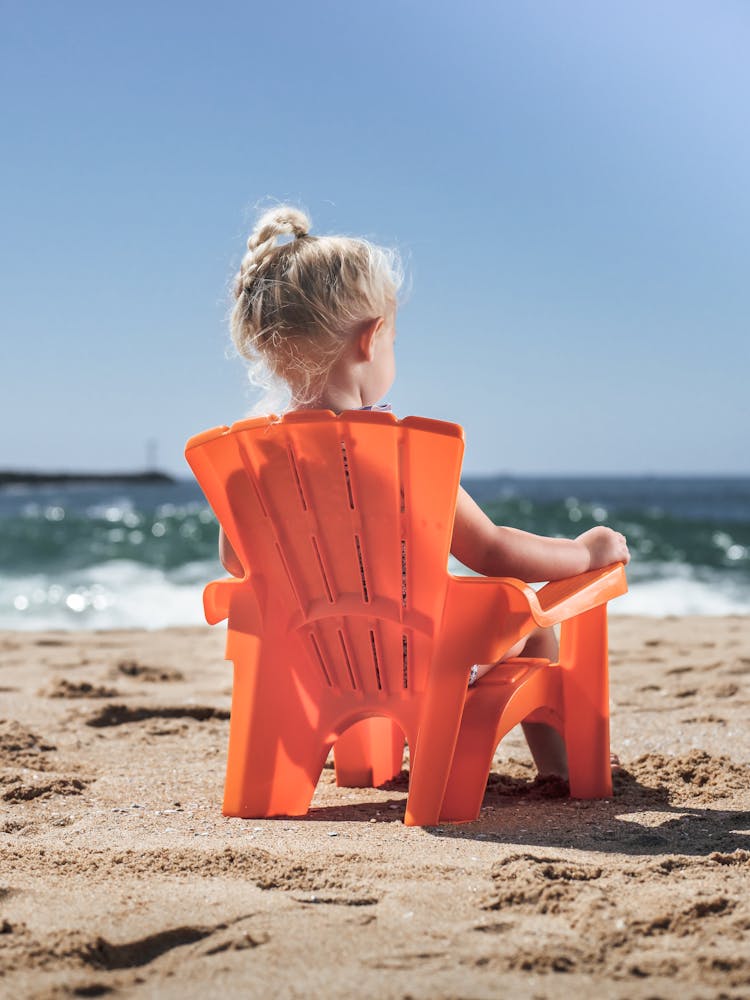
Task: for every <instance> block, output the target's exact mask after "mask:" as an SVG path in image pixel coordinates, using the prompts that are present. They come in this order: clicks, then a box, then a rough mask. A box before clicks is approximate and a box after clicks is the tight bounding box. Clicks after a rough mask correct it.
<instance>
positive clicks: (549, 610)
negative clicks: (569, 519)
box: [446, 563, 628, 663]
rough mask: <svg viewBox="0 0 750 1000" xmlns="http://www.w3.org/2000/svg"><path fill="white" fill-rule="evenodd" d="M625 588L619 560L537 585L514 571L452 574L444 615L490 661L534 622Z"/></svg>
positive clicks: (553, 621) (558, 618) (563, 616)
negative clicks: (507, 573) (490, 574)
mask: <svg viewBox="0 0 750 1000" xmlns="http://www.w3.org/2000/svg"><path fill="white" fill-rule="evenodd" d="M627 589H628V585H627V580H626V577H625V567H624V566H623V564H622V563H615V564H614V565H612V566H605V567H604V568H603V569H596V570H590V571H589V572H588V573H581V574H579V575H578V576H571V577H569V578H568V579H566V580H556V581H555V582H554V583H548V584H547V586H546V587H542V589H541V590H539V591H536V590H534V588H533V587H531V586H529V584H528V583H524V582H523V580H516V579H514V578H513V577H487V576H451V578H450V583H449V588H448V599H447V601H446V618H447V619H448V620H450V624H451V626H452V627H458V628H462V629H463V632H464V635H465V641H466V643H467V645H468V646H474V647H477V648H475V649H474V656H475V658H476V662H480V663H489V662H491V661H492V659H494V658H496V657H497V656H499V655H502V653H503V652H505V650H506V649H508V648H509V647H510V646H512V645H514V644H515V643H516V642H517V641H518V640H519V639H522V638H523V637H524V636H526V635H529V634H530V633H531V632H532V631H533V630H534V626H535V625H539V626H542V627H545V628H546V627H548V626H550V625H558V624H559V623H560V622H563V621H566V620H567V619H569V618H574V617H575V616H576V615H579V614H582V613H583V612H584V611H590V610H591V609H592V608H596V607H599V605H601V604H606V603H607V601H609V600H611V599H612V598H613V597H619V596H620V594H624V593H625V592H626V591H627ZM492 623H494V627H492ZM500 647H503V648H500Z"/></svg>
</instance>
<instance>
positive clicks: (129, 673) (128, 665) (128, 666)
mask: <svg viewBox="0 0 750 1000" xmlns="http://www.w3.org/2000/svg"><path fill="white" fill-rule="evenodd" d="M113 675H114V676H115V677H134V678H137V679H138V680H141V681H147V682H149V683H151V684H154V683H161V682H164V683H166V682H168V681H182V680H184V679H185V675H184V674H183V673H181V672H180V671H179V670H175V669H174V668H173V667H149V666H146V665H145V664H143V663H138V661H137V660H121V661H120V662H119V663H118V664H117V666H116V667H115V669H114V671H113Z"/></svg>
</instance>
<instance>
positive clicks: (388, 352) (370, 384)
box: [364, 306, 396, 406]
mask: <svg viewBox="0 0 750 1000" xmlns="http://www.w3.org/2000/svg"><path fill="white" fill-rule="evenodd" d="M395 344H396V307H395V306H393V308H392V309H390V310H389V311H388V314H387V315H386V316H384V317H383V325H382V326H381V328H380V329H379V330H378V332H377V333H376V335H375V338H374V340H373V355H372V360H371V361H370V366H369V370H368V373H367V374H368V377H367V385H366V387H365V389H366V396H367V398H366V399H365V401H364V405H365V406H374V405H375V403H377V402H378V401H379V400H381V399H382V398H383V396H385V394H386V393H387V392H388V390H389V389H390V387H391V386H392V385H393V381H394V379H395V378H396V354H395Z"/></svg>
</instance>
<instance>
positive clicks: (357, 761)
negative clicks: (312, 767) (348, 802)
mask: <svg viewBox="0 0 750 1000" xmlns="http://www.w3.org/2000/svg"><path fill="white" fill-rule="evenodd" d="M403 760H404V734H403V732H402V731H401V727H400V726H398V725H397V724H396V723H395V722H393V721H392V720H391V719H384V718H372V719H363V720H362V721H361V722H357V723H355V724H354V725H353V726H351V727H350V728H349V729H347V731H346V732H345V733H343V734H342V735H341V736H340V737H339V738H338V740H337V741H336V743H335V744H334V746H333V761H334V767H335V769H336V784H337V785H338V786H339V787H340V788H341V787H343V788H377V787H378V786H379V785H384V784H385V783H386V782H387V781H392V780H393V778H395V777H397V776H398V775H399V774H400V773H401V766H402V764H403Z"/></svg>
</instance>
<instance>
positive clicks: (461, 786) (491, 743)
mask: <svg viewBox="0 0 750 1000" xmlns="http://www.w3.org/2000/svg"><path fill="white" fill-rule="evenodd" d="M501 712H502V704H498V702H497V699H496V698H493V697H489V698H488V697H487V695H486V692H485V691H484V690H482V689H480V688H476V689H474V690H471V691H469V693H468V695H467V698H466V704H465V706H464V714H463V717H462V719H461V729H460V730H459V734H458V741H457V742H456V749H455V752H454V754H453V763H452V765H451V771H450V775H449V776H448V784H447V785H446V786H445V795H444V796H443V804H442V806H441V807H440V822H441V823H470V822H471V821H472V820H475V819H476V818H477V817H478V816H479V811H480V809H481V808H482V800H483V799H484V793H485V789H486V788H487V777H488V775H489V772H490V767H491V766H492V758H493V756H494V753H495V747H496V746H497V722H498V718H499V716H500V714H501Z"/></svg>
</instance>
